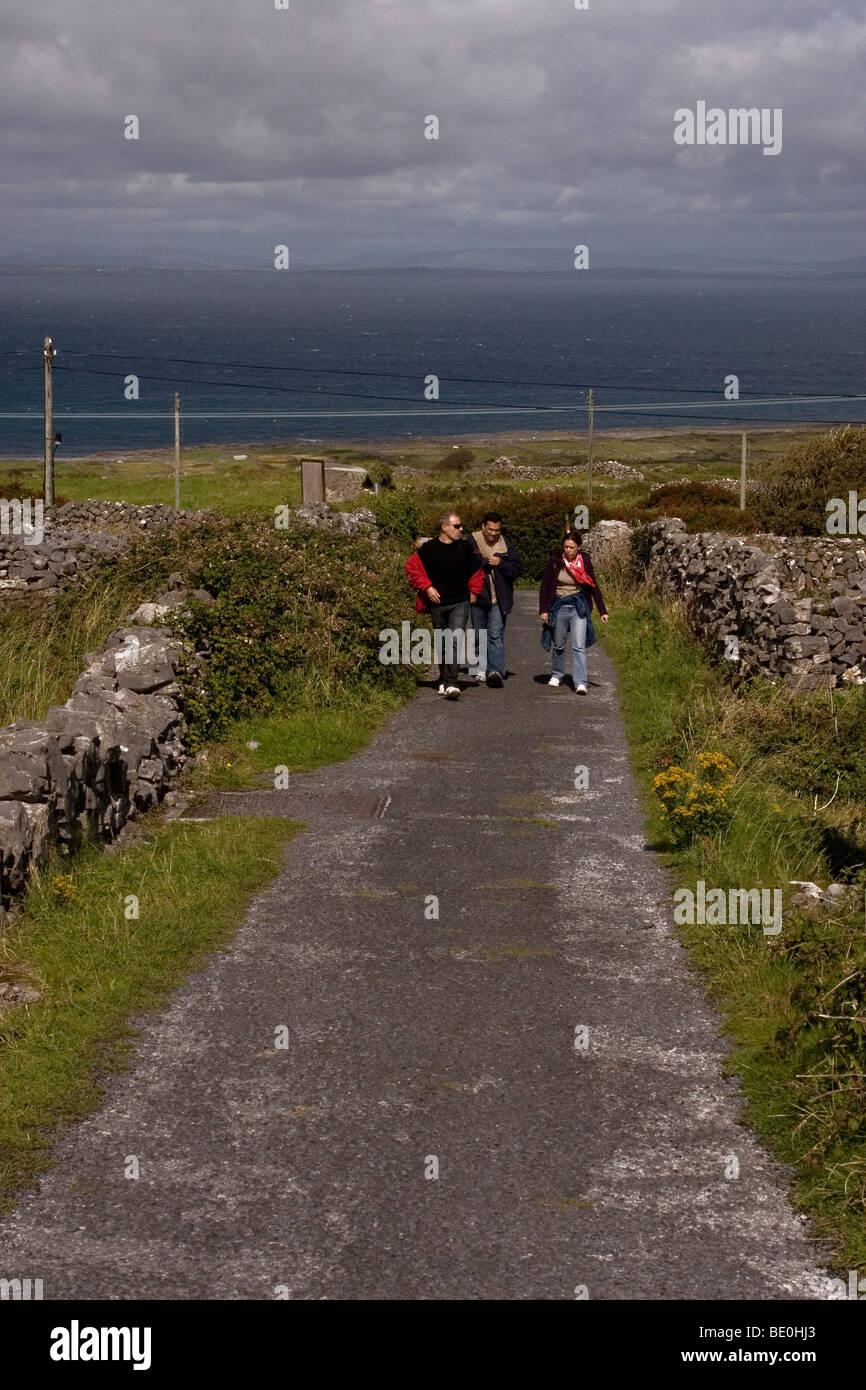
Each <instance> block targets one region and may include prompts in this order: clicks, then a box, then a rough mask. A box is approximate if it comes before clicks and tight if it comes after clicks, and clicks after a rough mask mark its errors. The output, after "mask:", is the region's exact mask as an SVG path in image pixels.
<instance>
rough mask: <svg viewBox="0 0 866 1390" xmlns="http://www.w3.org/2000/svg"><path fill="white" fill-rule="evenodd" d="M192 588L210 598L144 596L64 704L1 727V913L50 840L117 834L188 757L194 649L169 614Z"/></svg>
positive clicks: (65, 842) (68, 847) (66, 843)
mask: <svg viewBox="0 0 866 1390" xmlns="http://www.w3.org/2000/svg"><path fill="white" fill-rule="evenodd" d="M179 579H180V576H172V580H171V581H170V583H171V582H172V581H174V582H175V583H176V584H177V583H178V582H179ZM193 595H194V596H195V597H196V598H198V599H199V600H200V601H202V602H213V599H212V597H211V595H210V594H207V593H205V592H204V591H198V590H196V591H192V594H191V593H190V591H189V590H188V589H185V588H183V587H174V588H172V589H171V590H170V591H169V592H167V593H165V594H161V595H159V597H158V599H157V602H156V603H153V604H144V605H142V607H141V608H139V609H138V610H137V612H136V613H135V614H133V618H132V622H131V624H130V626H128V627H123V628H120V629H118V631H116V632H113V633H112V634H111V636H110V637H109V638H108V639H107V640H106V642H105V643H104V644H103V646H102V647H101V648H100V650H99V651H98V652H96V653H95V654H94V655H93V656H92V658H91V659H90V660H89V664H88V666H87V668H86V670H85V671H84V672H83V673H82V674H81V675H80V676H79V678H78V680H77V681H76V682H75V686H74V688H73V691H72V695H71V696H70V698H69V699H68V700H67V702H66V704H65V705H53V706H51V708H50V709H49V710H48V714H47V716H46V718H45V719H44V720H41V721H34V720H26V719H19V720H17V721H16V723H15V724H12V725H11V726H10V727H8V728H5V729H0V922H2V918H3V916H4V914H5V910H6V909H7V908H8V907H9V905H10V903H11V901H12V899H13V898H14V897H15V895H16V894H18V893H20V892H21V891H22V890H23V889H24V888H25V886H26V883H27V879H28V876H29V872H30V870H31V868H32V867H33V866H41V865H44V864H45V863H46V862H47V860H48V858H49V855H50V853H51V851H52V848H54V847H56V848H57V849H59V851H60V852H61V853H68V852H70V851H72V850H74V849H75V848H76V846H77V845H78V844H79V842H80V841H81V840H82V839H83V838H84V837H90V838H93V839H96V840H99V841H102V842H106V841H110V840H112V839H114V838H115V836H116V835H118V834H119V833H120V831H121V829H122V828H123V826H124V825H125V824H126V823H127V821H129V820H130V819H132V818H134V817H135V816H137V815H140V814H141V813H142V812H144V811H147V810H149V809H150V808H151V807H152V806H155V805H157V804H158V803H159V802H160V801H162V800H163V798H164V797H165V795H166V793H167V792H168V791H169V789H170V787H171V784H172V781H173V780H174V779H175V778H176V777H178V776H179V774H180V773H181V772H182V771H183V770H184V768H185V767H186V766H187V765H188V764H189V762H190V760H191V755H190V753H189V751H188V749H187V746H186V743H185V738H184V736H185V733H186V723H185V719H184V697H183V691H182V688H181V682H180V677H181V676H182V675H183V676H186V677H187V678H189V677H191V676H194V674H195V666H196V661H197V658H196V656H195V654H190V653H188V652H186V651H185V650H184V648H183V646H182V644H181V643H180V642H179V641H178V639H177V638H176V637H175V636H174V635H173V632H172V630H171V627H170V626H169V625H167V621H166V620H169V621H170V617H171V613H172V610H174V609H179V608H182V607H184V606H185V605H186V603H187V601H188V599H189V598H190V597H192V596H193ZM153 624H156V625H153Z"/></svg>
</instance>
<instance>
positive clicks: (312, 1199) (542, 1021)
mask: <svg viewBox="0 0 866 1390" xmlns="http://www.w3.org/2000/svg"><path fill="white" fill-rule="evenodd" d="M535 606H536V605H535V598H534V595H531V594H525V593H521V594H519V595H518V604H517V610H516V613H515V615H514V617H513V618H512V620H511V622H510V625H509V629H508V639H509V651H508V654H509V667H510V669H511V670H512V671H514V672H515V673H516V674H515V675H514V676H513V677H512V679H511V680H510V681H509V682H508V684H507V686H506V688H505V689H504V690H498V691H497V690H486V689H480V690H476V689H473V690H471V691H467V693H466V694H465V696H464V697H463V699H461V700H460V701H459V703H455V704H449V703H446V702H445V701H443V700H441V699H440V698H439V697H437V696H436V695H435V694H434V693H433V691H432V690H429V689H424V690H422V691H421V692H420V694H419V695H418V697H417V698H416V699H415V700H413V701H412V702H411V704H409V705H408V706H407V707H405V708H404V709H403V710H402V711H401V712H400V713H399V714H398V715H397V716H396V717H395V718H394V719H393V720H392V721H391V723H390V725H389V726H388V728H387V729H386V730H385V731H384V732H383V733H382V734H380V735H379V736H378V737H377V738H376V739H375V740H374V741H373V742H372V743H371V745H370V746H369V747H368V748H367V749H366V750H365V751H364V752H363V753H361V754H359V755H358V756H357V757H355V758H354V759H352V760H351V761H350V762H348V763H344V764H341V765H336V766H333V767H330V768H326V769H323V770H321V771H318V772H314V773H309V774H305V775H303V776H299V777H297V778H295V779H294V780H293V784H292V787H291V789H290V790H289V791H287V792H282V793H278V792H270V791H265V792H256V793H250V794H244V795H240V796H231V797H230V796H222V797H217V798H212V799H211V809H212V810H215V811H218V810H220V809H223V810H228V811H233V812H234V811H241V810H242V811H244V812H247V811H250V810H257V811H260V812H262V813H263V814H290V815H300V816H301V817H302V818H303V819H305V820H306V821H307V822H308V825H309V830H308V831H307V833H306V834H304V835H301V836H299V837H297V838H296V839H295V840H294V841H293V842H292V844H291V845H290V846H289V847H288V850H287V855H286V867H285V870H284V872H283V873H282V874H281V875H280V876H279V878H277V879H276V880H275V882H274V883H273V884H272V885H271V887H270V888H269V889H268V890H267V891H266V892H264V893H263V894H261V895H260V897H258V898H257V899H256V901H255V903H254V904H253V905H252V907H251V910H250V911H249V913H248V915H247V918H246V920H245V922H244V924H243V925H242V927H241V929H240V931H239V932H238V935H237V937H236V939H235V941H234V943H233V944H232V945H231V946H230V947H229V948H227V949H226V950H224V951H222V952H221V953H219V954H217V955H216V956H215V957H214V958H213V959H212V960H211V963H210V964H209V965H208V966H207V968H206V969H204V970H203V971H201V972H200V973H198V974H196V975H195V976H193V977H192V978H191V979H190V981H189V982H188V984H187V985H186V986H185V987H184V988H182V989H180V990H178V991H177V992H176V993H175V994H174V995H173V996H172V998H171V1000H170V1003H169V1005H168V1007H167V1008H166V1009H165V1011H164V1012H162V1013H160V1014H154V1015H149V1016H147V1017H146V1018H144V1019H143V1020H142V1021H141V1023H142V1027H141V1038H140V1044H139V1047H138V1052H137V1056H136V1059H135V1061H134V1063H133V1065H132V1067H131V1069H130V1070H129V1072H127V1073H125V1074H123V1075H120V1076H116V1077H113V1078H111V1079H110V1080H109V1082H108V1084H107V1092H106V1099H105V1102H104V1104H103V1106H102V1108H101V1109H100V1110H99V1111H98V1112H97V1113H95V1114H93V1115H92V1116H90V1117H89V1118H87V1119H85V1120H84V1121H82V1122H80V1123H77V1124H76V1125H74V1126H73V1127H71V1128H70V1129H69V1130H68V1131H67V1132H66V1134H65V1136H64V1137H63V1139H62V1140H61V1141H60V1143H59V1145H58V1147H57V1157H58V1165H57V1167H56V1168H54V1169H53V1170H52V1172H51V1173H49V1174H48V1175H47V1177H46V1178H45V1180H44V1181H43V1185H42V1190H41V1192H39V1193H37V1194H32V1195H28V1196H25V1197H24V1198H23V1199H22V1201H21V1203H20V1205H19V1207H18V1208H17V1210H16V1211H15V1212H14V1213H13V1214H12V1215H11V1216H9V1217H7V1218H6V1219H5V1220H4V1221H3V1222H2V1224H0V1272H2V1273H3V1274H4V1275H6V1276H7V1277H11V1276H13V1275H18V1276H22V1277H23V1276H33V1277H41V1278H42V1279H43V1280H44V1290H45V1298H46V1299H58V1298H85V1299H97V1298H100V1299H102V1298H106V1299H126V1298H145V1299H147V1298H158V1299H159V1298H165V1299H273V1298H275V1297H279V1296H283V1297H285V1296H288V1297H290V1298H293V1299H323V1298H324V1299H389V1298H396V1299H463V1298H469V1299H483V1300H487V1299H538V1298H541V1299H573V1298H575V1297H576V1296H580V1294H577V1295H576V1292H575V1291H576V1290H579V1289H581V1288H583V1289H585V1290H586V1294H587V1295H588V1297H589V1298H591V1299H635V1298H639V1299H677V1298H684V1299H697V1300H715V1299H740V1298H760V1299H780V1298H782V1299H785V1298H787V1299H791V1298H826V1297H827V1296H828V1292H829V1290H830V1287H831V1283H830V1280H829V1279H828V1277H827V1276H826V1274H825V1273H824V1272H823V1271H822V1270H821V1269H820V1268H819V1265H818V1257H817V1256H816V1252H815V1248H814V1246H813V1245H812V1244H810V1242H809V1241H808V1239H807V1231H806V1228H805V1226H804V1225H803V1223H802V1222H801V1221H800V1220H799V1219H798V1218H796V1217H795V1216H794V1214H793V1213H792V1210H791V1208H790V1205H789V1203H788V1200H787V1198H786V1196H785V1187H784V1176H783V1175H782V1174H781V1173H780V1172H779V1170H778V1169H777V1168H776V1166H775V1165H774V1164H773V1162H772V1161H771V1160H770V1159H769V1158H768V1156H767V1155H766V1153H765V1152H764V1151H763V1150H762V1149H761V1147H760V1146H759V1145H758V1144H757V1143H756V1142H755V1140H754V1139H753V1138H752V1137H751V1135H750V1132H749V1131H748V1130H746V1129H744V1128H743V1127H742V1126H741V1125H740V1124H739V1123H738V1117H739V1115H740V1109H741V1107H740V1101H739V1097H738V1091H737V1087H736V1084H735V1083H734V1082H733V1081H731V1080H726V1079H724V1078H723V1076H722V1064H723V1059H724V1056H725V1050H726V1047H725V1044H724V1043H723V1041H722V1040H721V1039H720V1038H719V1036H718V1026H719V1025H718V1019H717V1017H716V1015H715V1014H714V1012H713V1011H712V1009H711V1008H710V1007H709V1005H708V1004H707V1002H706V1001H705V999H704V996H703V993H702V991H701V988H700V985H699V982H698V981H697V979H696V977H695V975H694V974H693V973H692V972H691V971H690V968H689V964H688V959H687V956H686V954H685V952H684V951H683V949H682V948H681V947H680V945H679V944H678V942H677V941H676V939H675V937H674V936H673V935H672V927H671V926H670V922H671V916H670V906H669V905H670V891H671V890H670V884H669V883H668V881H667V879H666V876H665V874H664V873H663V871H662V869H661V867H660V865H659V864H658V861H657V858H656V856H655V855H654V854H653V853H652V852H650V851H648V850H646V849H645V848H644V833H643V827H642V819H641V813H640V808H639V805H638V801H637V796H636V792H635V788H634V784H633V781H632V778H631V775H630V772H629V767H628V752H627V745H626V741H625V735H624V733H623V730H622V726H621V723H620V720H619V718H618V715H617V711H616V695H615V686H614V680H613V672H612V668H611V666H610V663H609V661H608V660H607V659H606V657H605V656H604V655H603V654H602V653H600V652H599V649H598V648H597V647H596V648H595V649H594V651H593V652H592V653H590V659H589V660H590V693H589V697H588V698H587V699H581V698H579V697H577V696H576V695H574V693H573V692H572V691H571V690H570V689H566V688H562V689H559V690H551V689H549V688H548V687H547V685H546V683H545V681H546V677H544V679H542V677H543V674H544V672H545V670H546V658H545V657H544V654H543V653H542V651H541V647H540V645H539V643H538V630H537V626H538V625H537V618H536V617H535ZM613 621H615V616H614V619H613ZM578 765H585V766H586V767H587V768H588V775H589V789H588V790H587V791H577V790H575V768H576V766H578ZM199 814H201V812H199ZM432 898H435V899H437V900H438V920H437V919H436V918H435V916H434V915H433V914H434V911H435V907H436V904H435V903H432V902H431V899H432ZM282 1025H284V1026H285V1027H286V1028H287V1030H288V1047H287V1048H282V1047H278V1046H277V1045H276V1041H278V1035H277V1032H276V1030H278V1029H279V1028H280V1027H281V1026H282ZM576 1030H577V1032H576ZM584 1030H588V1031H584ZM576 1044H577V1046H576ZM584 1044H585V1045H584ZM133 1154H134V1155H136V1156H137V1157H138V1159H139V1163H140V1178H139V1179H138V1180H137V1181H136V1180H129V1179H127V1178H125V1176H124V1164H125V1159H126V1157H127V1156H128V1155H133ZM732 1157H734V1158H736V1160H737V1163H738V1165H739V1178H737V1179H734V1180H732V1179H730V1178H729V1177H727V1176H726V1172H730V1171H731V1164H730V1159H731V1158H732ZM437 1167H438V1177H436V1176H433V1175H434V1174H435V1172H436V1170H437Z"/></svg>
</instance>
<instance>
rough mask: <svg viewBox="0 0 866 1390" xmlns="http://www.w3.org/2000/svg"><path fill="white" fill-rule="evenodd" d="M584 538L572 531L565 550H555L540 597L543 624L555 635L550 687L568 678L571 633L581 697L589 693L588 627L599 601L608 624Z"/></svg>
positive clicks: (543, 580) (544, 576) (578, 692)
mask: <svg viewBox="0 0 866 1390" xmlns="http://www.w3.org/2000/svg"><path fill="white" fill-rule="evenodd" d="M582 541H583V537H582V535H581V534H580V532H579V531H569V532H568V533H567V535H566V537H565V540H564V541H563V543H562V549H561V550H555V551H554V552H553V554H552V555H551V557H550V559H549V560H548V562H547V568H546V569H545V571H544V575H543V576H542V580H541V589H540V590H539V594H538V610H539V616H540V618H541V621H542V622H543V623H544V624H545V625H546V626H547V627H548V628H550V629H552V633H553V665H552V670H551V675H550V680H549V681H548V685H561V684H562V678H563V676H564V675H565V644H566V641H567V640H568V634H569V632H570V633H571V659H572V668H573V673H574V688H575V690H576V692H577V694H578V695H585V694H586V693H587V691H586V624H587V620H588V619H589V616H590V614H591V612H592V605H593V602H595V604H596V607H597V608H598V611H599V614H600V616H601V621H602V622H603V623H606V622H607V606H606V604H605V601H604V599H603V598H602V596H601V589H600V588H599V586H598V580H597V579H596V577H595V571H594V570H593V568H592V560H591V559H590V557H589V555H584V553H583V551H582V550H581V543H582Z"/></svg>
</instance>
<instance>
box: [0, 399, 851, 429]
mask: <svg viewBox="0 0 866 1390" xmlns="http://www.w3.org/2000/svg"><path fill="white" fill-rule="evenodd" d="M827 400H832V401H837V402H844V403H848V402H856V401H866V396H833V397H825V396H803V397H799V398H797V399H796V400H791V399H790V398H789V397H781V398H779V399H775V400H762V401H751V402H749V405H750V406H759V405H808V404H811V403H814V402H817V401H821V402H824V401H827ZM704 404H710V405H711V404H713V402H705V403H704ZM741 404H742V402H740V401H732V402H731V405H732V407H736V406H738V405H741ZM716 408H717V409H718V407H716ZM700 409H701V403H700V402H691V401H671V402H670V403H669V405H667V406H665V405H663V404H662V403H654V404H652V405H647V406H641V405H634V404H625V405H617V406H596V411H599V410H604V411H605V412H607V413H610V414H618V415H629V414H632V413H640V414H645V415H647V416H659V415H661V414H662V413H663V412H664V411H665V410H673V411H675V412H677V413H678V414H679V413H680V412H682V411H683V410H700ZM581 413H582V408H581V407H580V406H577V405H528V406H466V405H460V406H441V405H440V406H436V407H435V408H434V409H432V410H423V409H420V410H419V409H415V410H185V411H184V418H185V419H187V420H190V419H192V420H221V419H225V420H295V419H317V420H318V419H345V420H357V419H367V418H369V419H373V418H380V417H383V416H403V417H417V418H421V419H424V420H433V419H435V418H436V417H437V416H441V415H561V414H572V415H574V414H581ZM731 417H733V418H734V419H735V420H736V419H738V418H739V416H738V414H737V411H736V409H732V410H731V412H730V414H728V415H714V416H712V417H705V418H713V419H716V420H723V419H730V418H731ZM38 418H40V417H39V416H38V415H37V414H35V413H34V412H33V411H0V419H3V420H35V419H38ZM54 418H55V421H57V420H64V419H65V420H171V419H174V412H173V411H144V410H124V411H80V410H79V411H59V412H55V416H54ZM674 418H677V416H676V415H675V416H674ZM680 418H683V419H685V418H690V417H687V416H684V415H681V414H680ZM804 423H821V422H820V421H812V422H804ZM826 423H828V424H837V423H839V422H838V421H832V420H829V421H826Z"/></svg>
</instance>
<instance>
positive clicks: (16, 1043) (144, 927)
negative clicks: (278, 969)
mask: <svg viewBox="0 0 866 1390" xmlns="http://www.w3.org/2000/svg"><path fill="white" fill-rule="evenodd" d="M300 829H302V827H301V826H300V825H299V824H298V823H297V822H293V821H287V820H270V819H267V820H265V819H257V818H256V819H253V818H241V817H224V818H220V819H219V820H215V821H210V822H205V823H202V824H184V823H182V822H178V821H175V822H173V823H171V824H170V825H167V826H166V825H163V826H157V827H156V828H155V829H154V828H150V830H149V834H148V838H147V840H146V841H138V842H135V843H133V844H132V845H130V846H129V847H127V849H126V850H125V851H124V852H123V853H122V854H118V855H106V854H103V853H100V852H99V851H98V850H97V849H96V848H89V849H86V850H84V851H83V852H82V853H81V854H80V855H79V856H77V857H76V859H75V861H74V865H73V867H72V869H71V872H64V873H63V875H58V870H57V866H54V867H53V868H49V869H47V870H45V871H44V872H43V873H41V874H40V875H38V876H37V877H36V878H35V879H34V881H33V883H32V886H31V888H30V890H29V892H28V894H27V897H26V900H25V902H24V905H23V910H22V913H21V915H20V917H18V918H17V919H16V920H15V923H14V926H13V927H12V929H11V930H10V931H9V932H8V934H7V935H6V936H4V937H3V938H0V980H5V981H11V982H14V983H26V984H27V985H30V986H31V987H34V988H35V989H38V990H39V992H40V996H41V997H40V998H39V999H38V1000H37V1001H35V1002H33V1003H30V1004H26V1005H22V1006H19V1007H16V1008H11V1009H5V1010H2V1011H0V1208H2V1209H8V1208H9V1207H10V1206H11V1204H12V1199H13V1196H14V1193H15V1192H16V1191H20V1190H22V1189H23V1188H26V1187H32V1186H34V1185H35V1182H36V1180H37V1178H38V1175H39V1173H40V1172H43V1171H44V1170H45V1169H46V1168H48V1167H50V1166H51V1162H52V1159H51V1157H50V1147H51V1144H52V1142H53V1140H54V1139H55V1137H56V1133H57V1130H58V1128H59V1126H61V1125H63V1124H65V1123H67V1122H68V1121H70V1120H73V1119H75V1118H76V1117H77V1116H80V1115H82V1114H85V1113H86V1112H88V1111H90V1110H93V1109H94V1108H95V1107H96V1106H97V1105H98V1103H99V1101H100V1098H101V1095H102V1090H101V1087H100V1077H102V1076H104V1075H105V1074H106V1073H108V1072H112V1071H118V1070H122V1069H123V1068H124V1066H125V1065H126V1064H127V1062H128V1060H129V1057H130V1055H131V1052H132V1040H133V1038H134V1036H135V1029H134V1027H133V1025H132V1024H131V1023H130V1021H129V1020H130V1018H131V1017H132V1016H133V1015H135V1014H138V1013H141V1012H142V1011H144V1010H148V1009H154V1008H156V1007H157V1006H159V1005H161V1004H162V1003H163V1002H164V1000H165V999H166V997H167V995H168V994H169V992H170V991H171V990H172V989H173V988H175V987H176V986H177V985H179V984H181V983H182V982H183V980H184V979H185V978H186V977H187V975H188V974H189V972H190V971H191V970H192V969H194V968H196V967H197V966H201V965H203V964H204V963H205V961H206V958H207V955H208V953H209V952H210V951H212V950H213V949H214V947H216V946H218V945H220V944H221V943H222V942H224V941H226V940H228V939H229V938H230V936H231V934H232V932H233V931H234V929H235V927H236V926H237V924H238V922H239V920H240V918H241V916H242V913H243V910H244V907H245V905H246V903H247V901H248V899H249V897H250V895H251V894H252V893H254V892H255V891H256V890H258V889H260V888H262V887H263V886H264V885H265V884H267V883H268V882H269V881H270V880H271V879H272V878H273V877H274V875H275V874H276V873H278V872H279V870H280V868H281V865H282V862H283V848H284V846H285V844H286V842H287V840H288V839H289V838H291V837H292V836H293V835H294V834H296V833H297V832H298V831H299V830H300ZM66 867H67V866H65V865H64V868H66ZM130 894H134V895H136V897H137V898H138V901H139V914H140V915H139V917H138V919H137V920H128V919H127V918H126V915H125V902H126V900H127V898H128V896H129V895H130Z"/></svg>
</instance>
